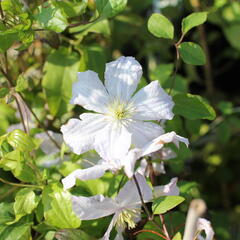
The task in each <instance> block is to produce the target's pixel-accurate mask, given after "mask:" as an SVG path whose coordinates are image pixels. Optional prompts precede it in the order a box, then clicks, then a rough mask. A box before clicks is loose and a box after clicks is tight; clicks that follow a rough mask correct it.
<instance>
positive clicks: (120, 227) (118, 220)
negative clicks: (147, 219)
mask: <svg viewBox="0 0 240 240" xmlns="http://www.w3.org/2000/svg"><path fill="white" fill-rule="evenodd" d="M135 176H136V179H137V181H138V184H139V187H140V190H141V193H142V197H143V200H144V202H150V201H152V199H153V194H152V189H151V188H150V186H149V185H148V184H147V182H146V180H145V178H144V177H143V176H142V175H141V174H139V173H138V174H136V175H135ZM171 182H174V183H175V184H172V185H169V184H168V185H166V186H161V187H160V186H159V187H160V188H161V189H162V191H161V192H159V190H157V194H156V197H159V196H167V195H174V194H175V193H177V195H178V193H179V191H177V190H176V189H177V186H176V178H175V179H172V180H171ZM141 205H142V203H141V199H140V196H139V193H138V190H137V187H136V185H135V182H134V181H133V180H130V181H128V182H127V183H126V184H125V185H124V187H123V188H122V189H121V190H120V192H119V193H118V195H117V196H116V198H115V199H112V198H105V197H104V196H102V195H96V196H93V197H82V196H80V197H77V196H73V197H72V206H73V210H74V212H75V213H76V215H77V216H78V217H79V218H80V219H81V220H92V219H98V218H102V217H106V216H109V215H112V214H113V218H112V220H111V222H110V224H109V227H108V229H107V231H106V233H105V234H104V236H103V238H102V239H103V240H109V236H110V233H111V231H112V229H113V227H114V226H115V227H116V230H117V232H118V234H117V236H116V238H115V240H116V239H123V238H122V232H123V231H124V229H125V228H126V227H128V228H129V229H131V228H135V226H136V223H137V222H138V221H139V220H140V216H141Z"/></svg>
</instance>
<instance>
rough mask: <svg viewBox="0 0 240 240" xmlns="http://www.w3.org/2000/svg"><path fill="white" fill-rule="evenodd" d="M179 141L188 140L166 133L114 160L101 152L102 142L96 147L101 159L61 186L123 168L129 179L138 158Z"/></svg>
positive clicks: (77, 171) (108, 154)
mask: <svg viewBox="0 0 240 240" xmlns="http://www.w3.org/2000/svg"><path fill="white" fill-rule="evenodd" d="M102 138H103V139H105V138H107V136H103V137H102ZM179 141H181V142H184V143H185V144H186V145H188V140H187V139H186V138H183V137H180V136H178V135H177V134H176V133H175V132H170V133H166V134H163V135H160V136H159V137H157V138H156V139H154V140H152V141H150V142H149V143H147V144H146V145H145V146H144V147H143V148H142V149H138V148H134V149H130V150H129V149H128V152H127V153H126V154H125V155H122V157H121V158H114V157H112V155H111V153H109V152H105V151H102V148H104V147H105V146H104V144H105V141H103V142H101V143H99V145H98V147H99V149H98V150H99V152H100V156H101V157H102V159H101V160H100V161H99V162H98V163H97V164H96V165H95V166H93V167H90V168H86V169H78V170H75V171H73V172H72V173H71V174H69V175H68V176H67V177H65V178H64V179H62V183H63V186H64V188H65V189H68V188H71V187H73V186H74V185H75V183H76V179H80V180H89V179H96V178H99V177H101V176H103V175H104V173H105V172H106V171H107V170H110V171H112V172H116V171H118V170H120V169H121V168H124V171H125V173H126V175H127V176H128V177H129V178H131V177H132V176H133V174H134V168H135V163H136V161H137V160H138V159H139V158H141V157H143V156H146V155H148V154H151V153H152V152H155V151H159V150H160V149H161V148H163V146H164V144H166V143H169V142H173V143H175V144H176V145H177V146H179Z"/></svg>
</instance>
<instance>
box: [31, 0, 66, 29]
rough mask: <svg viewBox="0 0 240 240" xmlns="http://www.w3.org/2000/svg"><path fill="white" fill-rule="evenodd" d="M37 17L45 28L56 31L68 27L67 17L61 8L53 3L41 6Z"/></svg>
mask: <svg viewBox="0 0 240 240" xmlns="http://www.w3.org/2000/svg"><path fill="white" fill-rule="evenodd" d="M47 4H48V3H47ZM35 19H36V20H37V21H38V22H39V23H40V25H41V26H42V27H43V28H45V29H49V30H53V31H55V32H62V31H64V30H65V28H66V27H67V19H66V18H65V16H64V15H63V14H62V13H61V10H60V9H59V8H57V7H54V6H51V5H47V6H43V7H40V8H39V13H38V14H37V15H36V16H35Z"/></svg>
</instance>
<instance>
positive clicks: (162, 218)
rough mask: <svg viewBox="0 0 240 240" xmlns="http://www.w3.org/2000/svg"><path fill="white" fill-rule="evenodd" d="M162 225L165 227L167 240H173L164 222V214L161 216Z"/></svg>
mask: <svg viewBox="0 0 240 240" xmlns="http://www.w3.org/2000/svg"><path fill="white" fill-rule="evenodd" d="M159 217H160V220H161V223H162V227H163V232H164V234H165V236H166V237H167V240H171V238H170V236H169V234H168V230H167V227H166V224H165V221H164V216H163V215H162V214H160V215H159Z"/></svg>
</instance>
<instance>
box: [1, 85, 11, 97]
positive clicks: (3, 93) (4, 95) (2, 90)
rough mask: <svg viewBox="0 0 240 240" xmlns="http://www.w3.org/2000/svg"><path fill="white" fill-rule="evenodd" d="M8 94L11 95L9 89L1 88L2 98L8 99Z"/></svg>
mask: <svg viewBox="0 0 240 240" xmlns="http://www.w3.org/2000/svg"><path fill="white" fill-rule="evenodd" d="M8 93H9V89H8V88H5V87H3V88H1V89H0V98H4V97H6V95H7V94H8Z"/></svg>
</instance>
